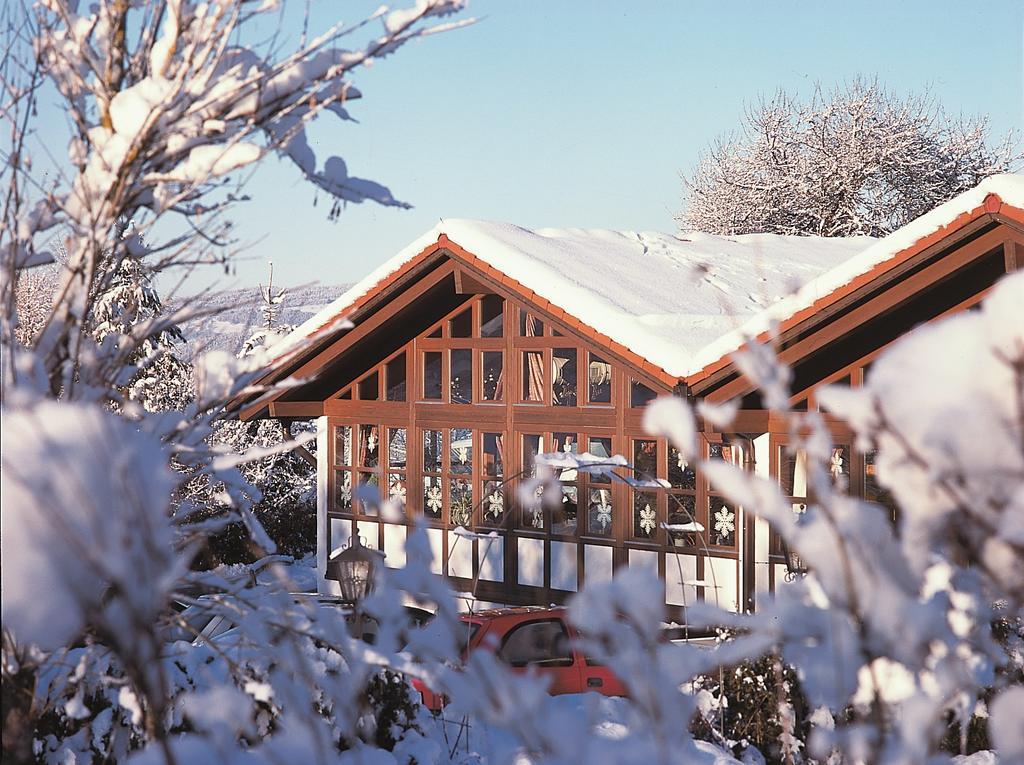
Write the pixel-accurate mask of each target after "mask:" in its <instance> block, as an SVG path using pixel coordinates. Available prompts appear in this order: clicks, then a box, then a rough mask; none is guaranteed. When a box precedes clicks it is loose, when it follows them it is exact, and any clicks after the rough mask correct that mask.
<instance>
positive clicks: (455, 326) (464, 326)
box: [448, 308, 473, 337]
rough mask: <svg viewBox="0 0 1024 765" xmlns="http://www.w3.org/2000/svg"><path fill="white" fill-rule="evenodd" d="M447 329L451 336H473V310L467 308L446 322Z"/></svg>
mask: <svg viewBox="0 0 1024 765" xmlns="http://www.w3.org/2000/svg"><path fill="white" fill-rule="evenodd" d="M448 331H449V333H450V335H451V336H452V337H472V336H473V312H472V310H470V309H469V308H467V309H466V310H465V311H463V312H462V313H460V314H459V315H458V316H456V317H455V318H453V319H452V320H451V322H449V324H448Z"/></svg>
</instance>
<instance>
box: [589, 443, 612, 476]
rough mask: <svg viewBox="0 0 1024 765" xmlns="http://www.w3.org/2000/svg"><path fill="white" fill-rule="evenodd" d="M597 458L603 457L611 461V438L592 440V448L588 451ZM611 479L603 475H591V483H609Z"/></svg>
mask: <svg viewBox="0 0 1024 765" xmlns="http://www.w3.org/2000/svg"><path fill="white" fill-rule="evenodd" d="M587 451H589V452H590V453H591V454H593V455H594V456H595V457H601V458H603V459H611V456H612V440H611V439H610V438H591V439H590V446H589V448H588V449H587ZM610 480H611V479H610V478H608V477H607V476H603V475H595V474H593V473H591V474H590V482H591V483H609V482H610Z"/></svg>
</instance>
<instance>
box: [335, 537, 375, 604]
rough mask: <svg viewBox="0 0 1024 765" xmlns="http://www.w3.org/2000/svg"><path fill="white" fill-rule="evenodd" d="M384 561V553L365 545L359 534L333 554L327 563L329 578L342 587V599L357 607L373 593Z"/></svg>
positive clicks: (350, 538)
mask: <svg viewBox="0 0 1024 765" xmlns="http://www.w3.org/2000/svg"><path fill="white" fill-rule="evenodd" d="M383 561H384V553H382V552H380V551H379V550H374V549H373V548H370V547H367V546H366V545H364V544H363V540H362V538H361V537H360V536H359V534H358V532H357V533H355V534H353V535H352V536H351V537H349V540H348V544H347V545H346V546H344V547H342V548H341V549H339V550H335V551H334V552H333V553H331V557H330V560H328V561H327V578H328V579H333V580H334V581H336V582H337V583H338V585H339V586H340V587H341V597H342V599H343V600H345V601H346V602H347V603H349V604H350V605H352V606H355V605H356V604H357V603H359V601H361V600H362V599H363V598H365V597H366V596H367V595H369V594H370V592H372V591H373V582H374V577H375V575H376V571H377V567H378V566H379V565H380V564H381V563H382V562H383Z"/></svg>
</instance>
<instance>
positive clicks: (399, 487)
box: [390, 481, 436, 505]
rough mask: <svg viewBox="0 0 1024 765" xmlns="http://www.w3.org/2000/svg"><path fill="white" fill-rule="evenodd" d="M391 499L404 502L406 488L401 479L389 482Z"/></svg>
mask: <svg viewBox="0 0 1024 765" xmlns="http://www.w3.org/2000/svg"><path fill="white" fill-rule="evenodd" d="M435 488H436V487H435ZM390 493H391V499H393V500H396V501H398V502H401V503H402V504H403V505H404V504H405V496H406V489H405V484H403V483H402V482H401V481H395V482H394V483H393V484H391V492H390Z"/></svg>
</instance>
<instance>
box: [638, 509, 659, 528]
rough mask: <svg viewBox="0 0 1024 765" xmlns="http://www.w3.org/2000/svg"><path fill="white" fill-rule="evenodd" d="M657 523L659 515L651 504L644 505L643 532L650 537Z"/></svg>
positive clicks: (641, 519)
mask: <svg viewBox="0 0 1024 765" xmlns="http://www.w3.org/2000/svg"><path fill="white" fill-rule="evenodd" d="M656 521H657V515H656V514H655V512H654V510H652V509H651V506H650V505H649V504H648V505H644V509H643V510H641V511H640V528H641V529H642V530H643V532H644V533H645V534H648V535H650V534H651V533H653V532H654V527H655V525H656Z"/></svg>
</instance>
